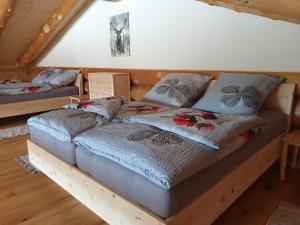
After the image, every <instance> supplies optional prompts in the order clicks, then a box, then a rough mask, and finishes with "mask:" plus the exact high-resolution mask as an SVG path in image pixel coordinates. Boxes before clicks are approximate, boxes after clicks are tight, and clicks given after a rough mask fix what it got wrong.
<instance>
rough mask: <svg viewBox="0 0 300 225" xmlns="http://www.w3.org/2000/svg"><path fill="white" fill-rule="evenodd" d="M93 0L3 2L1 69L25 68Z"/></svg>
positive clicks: (0, 15) (0, 11) (0, 7)
mask: <svg viewBox="0 0 300 225" xmlns="http://www.w3.org/2000/svg"><path fill="white" fill-rule="evenodd" d="M91 2H93V0H0V67H2V68H10V67H22V66H25V65H27V64H29V63H31V62H32V61H34V59H35V58H36V57H37V56H38V55H39V54H41V52H42V51H43V49H45V48H46V47H47V45H48V44H49V43H50V42H51V41H52V40H53V39H54V38H55V37H56V36H57V35H58V34H59V32H60V31H62V30H63V28H64V27H65V26H66V25H67V24H68V23H69V22H70V21H71V20H72V19H74V18H75V17H76V15H77V14H78V13H79V12H80V11H81V10H82V9H83V8H84V6H86V5H88V4H90V3H91Z"/></svg>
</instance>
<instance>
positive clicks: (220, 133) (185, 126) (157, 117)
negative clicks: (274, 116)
mask: <svg viewBox="0 0 300 225" xmlns="http://www.w3.org/2000/svg"><path fill="white" fill-rule="evenodd" d="M120 117H121V116H120ZM121 118H122V117H121ZM126 120H127V121H130V122H134V123H141V124H147V125H151V126H154V127H156V128H160V129H162V130H165V131H168V132H173V133H175V134H178V135H180V136H183V137H185V138H188V139H191V140H193V141H196V142H198V143H201V144H205V145H207V146H209V147H212V148H215V149H221V148H224V147H226V144H227V143H230V142H231V141H232V140H234V139H235V138H237V137H238V136H239V135H240V134H242V133H243V132H245V131H246V130H249V129H252V128H256V127H261V126H263V124H264V121H263V119H262V118H260V117H258V116H240V115H226V114H218V113H211V112H206V111H201V110H197V109H191V108H176V109H171V110H166V111H161V112H159V110H158V112H157V113H151V114H137V115H133V116H130V117H129V116H127V117H126Z"/></svg>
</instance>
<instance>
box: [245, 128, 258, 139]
mask: <svg viewBox="0 0 300 225" xmlns="http://www.w3.org/2000/svg"><path fill="white" fill-rule="evenodd" d="M260 132H261V129H258V131H257V132H255V131H254V130H252V129H250V130H247V131H245V132H244V133H242V135H241V136H242V137H243V138H245V140H246V141H249V140H250V139H252V138H254V137H255V136H256V135H257V134H259V133H260Z"/></svg>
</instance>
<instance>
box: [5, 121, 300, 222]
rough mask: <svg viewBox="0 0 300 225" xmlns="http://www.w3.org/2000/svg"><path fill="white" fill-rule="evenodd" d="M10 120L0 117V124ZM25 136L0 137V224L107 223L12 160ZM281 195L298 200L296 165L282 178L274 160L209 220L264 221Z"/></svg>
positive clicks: (299, 187)
mask: <svg viewBox="0 0 300 225" xmlns="http://www.w3.org/2000/svg"><path fill="white" fill-rule="evenodd" d="M11 124H21V122H19V123H17V122H11V123H10V125H11ZM10 125H8V124H6V125H4V124H3V123H1V125H0V129H1V128H5V127H8V126H10ZM25 139H26V138H25V137H18V138H14V139H6V140H2V141H0V225H16V224H19V225H29V224H30V225H40V224H43V225H77V224H78V225H96V224H97V225H100V224H106V223H105V222H103V221H102V220H101V219H100V218H98V217H97V216H95V215H94V214H93V213H92V212H90V211H89V210H88V209H87V208H85V207H84V206H82V205H81V204H80V203H79V202H78V201H77V200H75V199H74V198H72V197H71V196H70V195H69V194H67V192H65V191H64V190H62V189H61V188H60V187H58V186H57V185H56V184H55V183H54V182H52V181H51V180H49V179H48V178H47V177H46V176H44V175H43V174H41V173H40V174H36V175H32V174H30V173H29V172H27V170H25V169H24V168H23V167H21V166H19V165H18V164H17V163H16V161H15V158H16V157H17V156H19V155H23V154H26V144H25ZM282 199H284V200H288V201H291V202H294V203H298V204H300V171H296V172H291V171H289V173H288V179H287V181H285V182H282V181H280V180H279V168H278V165H275V166H274V167H272V168H271V169H270V170H269V171H267V173H266V174H265V175H264V176H263V177H261V178H260V179H259V180H258V181H257V182H256V183H255V184H254V185H253V186H252V187H251V188H250V189H249V190H248V191H247V192H246V193H245V194H244V195H243V196H242V197H241V198H240V199H239V200H238V201H236V202H235V203H234V204H233V205H232V206H231V207H230V208H229V209H228V210H227V211H226V212H225V213H224V214H223V215H222V216H221V217H220V218H219V219H218V220H217V221H216V222H215V223H214V225H265V223H266V221H267V219H268V218H269V216H270V215H271V214H272V212H273V211H274V210H275V209H276V207H277V206H278V204H279V203H280V201H281V200H282Z"/></svg>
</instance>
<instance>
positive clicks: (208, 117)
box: [200, 111, 218, 120]
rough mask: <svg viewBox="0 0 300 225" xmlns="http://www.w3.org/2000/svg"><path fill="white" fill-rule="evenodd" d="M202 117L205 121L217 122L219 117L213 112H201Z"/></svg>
mask: <svg viewBox="0 0 300 225" xmlns="http://www.w3.org/2000/svg"><path fill="white" fill-rule="evenodd" d="M200 117H201V118H202V119H204V120H216V119H218V117H217V116H216V115H215V114H214V113H212V112H206V111H200Z"/></svg>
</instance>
